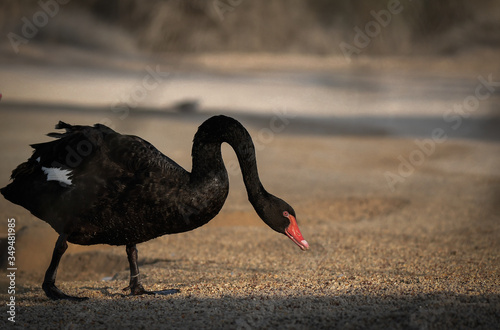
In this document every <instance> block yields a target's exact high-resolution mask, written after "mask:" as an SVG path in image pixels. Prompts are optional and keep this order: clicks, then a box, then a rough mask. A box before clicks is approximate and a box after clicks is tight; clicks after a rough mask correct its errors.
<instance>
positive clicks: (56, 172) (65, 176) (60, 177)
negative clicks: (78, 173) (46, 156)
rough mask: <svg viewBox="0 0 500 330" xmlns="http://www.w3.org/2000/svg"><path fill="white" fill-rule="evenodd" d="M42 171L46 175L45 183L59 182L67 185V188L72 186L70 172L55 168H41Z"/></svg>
mask: <svg viewBox="0 0 500 330" xmlns="http://www.w3.org/2000/svg"><path fill="white" fill-rule="evenodd" d="M42 171H43V172H44V173H45V174H47V181H59V182H61V183H64V184H67V185H68V186H69V185H71V184H72V182H71V179H70V178H69V177H70V175H71V171H70V170H65V169H62V168H57V167H43V166H42Z"/></svg>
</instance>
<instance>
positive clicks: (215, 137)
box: [191, 116, 267, 207]
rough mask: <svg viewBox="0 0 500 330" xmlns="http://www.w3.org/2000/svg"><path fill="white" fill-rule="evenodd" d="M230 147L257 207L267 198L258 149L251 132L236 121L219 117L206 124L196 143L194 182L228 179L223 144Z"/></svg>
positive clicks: (194, 147) (194, 150)
mask: <svg viewBox="0 0 500 330" xmlns="http://www.w3.org/2000/svg"><path fill="white" fill-rule="evenodd" d="M224 142H226V143H228V144H229V145H230V146H231V147H232V148H233V149H234V151H235V153H236V156H237V157H238V161H239V163H240V167H241V172H242V175H243V181H244V183H245V187H246V189H247V193H248V199H249V200H250V202H251V203H252V205H254V207H255V205H256V204H255V203H256V202H257V201H258V200H260V199H262V198H263V197H264V196H265V195H266V194H267V192H266V190H265V189H264V187H263V186H262V183H261V182H260V179H259V173H258V170H257V162H256V158H255V147H254V144H253V142H252V138H251V137H250V134H249V133H248V131H247V130H246V129H245V128H244V127H243V126H242V125H241V124H240V123H239V122H238V121H236V120H234V119H232V118H229V117H225V116H217V117H212V118H210V119H209V120H207V121H206V122H205V123H203V124H202V125H201V126H200V127H199V129H198V132H197V133H196V135H195V137H194V141H193V151H192V157H193V167H192V172H191V180H192V181H193V180H195V181H203V180H204V179H206V178H210V177H221V176H222V177H223V178H226V179H227V171H226V168H225V166H224V162H223V160H222V154H221V144H222V143H224Z"/></svg>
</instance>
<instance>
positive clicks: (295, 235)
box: [285, 214, 309, 250]
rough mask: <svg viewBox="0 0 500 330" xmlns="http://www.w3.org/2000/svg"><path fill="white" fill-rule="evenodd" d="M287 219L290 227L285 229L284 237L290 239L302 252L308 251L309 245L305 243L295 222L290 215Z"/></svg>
mask: <svg viewBox="0 0 500 330" xmlns="http://www.w3.org/2000/svg"><path fill="white" fill-rule="evenodd" d="M288 219H289V220H290V225H289V226H288V228H287V229H285V234H286V236H288V237H290V239H291V240H292V241H293V242H294V243H295V244H297V245H298V246H299V247H300V248H301V249H302V250H307V249H309V243H307V242H306V240H305V239H304V237H302V234H301V232H300V230H299V226H298V225H297V220H295V217H294V216H293V215H291V214H289V215H288Z"/></svg>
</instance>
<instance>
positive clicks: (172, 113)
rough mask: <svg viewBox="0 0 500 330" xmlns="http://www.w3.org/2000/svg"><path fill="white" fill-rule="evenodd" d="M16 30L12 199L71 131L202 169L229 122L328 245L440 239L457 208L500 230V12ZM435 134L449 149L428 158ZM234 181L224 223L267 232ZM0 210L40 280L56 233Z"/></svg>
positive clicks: (67, 14)
mask: <svg viewBox="0 0 500 330" xmlns="http://www.w3.org/2000/svg"><path fill="white" fill-rule="evenodd" d="M0 32H1V33H0V36H1V38H0V92H1V93H2V94H3V98H2V100H1V101H0V116H1V117H0V118H1V120H0V147H1V150H2V161H1V162H0V186H4V185H6V184H7V183H8V182H9V175H10V172H11V171H12V169H13V168H14V167H15V166H16V165H18V164H19V163H21V162H23V161H24V160H26V159H27V158H28V157H29V155H30V154H31V149H30V147H29V144H31V143H36V142H41V141H48V140H49V138H47V137H45V136H44V134H46V133H48V132H51V131H52V130H53V126H54V125H55V124H56V123H57V122H58V121H59V120H63V121H67V122H69V123H74V124H94V123H96V122H101V123H103V124H106V125H108V126H110V127H112V128H114V129H116V130H118V131H120V132H122V133H127V134H134V135H139V136H141V137H143V138H145V139H147V140H149V141H150V142H152V143H153V144H154V145H155V146H157V147H158V148H159V149H160V150H162V151H163V152H165V153H166V154H167V155H168V156H170V157H171V158H173V159H174V160H175V161H177V162H178V163H179V164H181V165H182V166H184V167H185V168H187V169H188V170H189V169H190V168H191V163H190V148H191V141H192V137H193V135H194V133H195V131H196V128H197V127H198V125H199V124H201V122H202V121H203V120H205V119H206V118H208V117H209V116H210V115H212V114H217V113H223V114H226V115H231V116H234V117H236V118H237V119H238V120H240V121H241V122H242V123H243V124H244V125H245V126H246V127H248V129H249V130H250V132H251V134H252V136H253V137H254V140H255V141H256V144H257V145H258V146H259V147H258V157H259V166H260V167H261V168H262V170H261V171H262V175H263V181H264V182H265V183H266V184H267V185H269V186H270V187H272V191H274V192H276V194H278V195H280V196H287V197H286V198H287V200H289V201H291V203H292V204H294V203H293V202H294V201H295V203H296V204H294V205H299V206H298V207H296V209H297V210H298V211H299V213H300V214H302V215H303V217H302V221H303V223H304V224H305V226H306V228H308V227H307V225H311V227H310V228H311V229H309V233H311V234H312V233H313V232H314V230H313V226H312V225H313V224H318V221H320V223H322V224H326V223H329V222H328V221H333V220H332V219H336V220H335V221H344V220H345V219H348V220H349V219H351V220H356V221H357V220H360V219H370V218H373V217H377V216H381V217H383V219H387V218H384V217H386V216H387V214H389V213H390V214H391V216H392V215H393V216H394V217H395V218H394V219H402V218H404V217H402V216H401V214H399V213H397V212H399V211H400V210H401V209H406V210H413V211H408V213H407V214H406V215H409V216H412V215H415V216H416V214H421V218H419V219H421V220H422V221H429V222H428V223H427V222H426V223H425V224H424V225H422V226H424V227H425V226H430V227H432V226H434V225H436V226H438V224H439V223H440V222H439V221H440V220H441V219H444V218H446V219H447V214H449V213H447V212H448V211H449V212H451V214H453V215H454V216H456V217H458V218H460V216H463V219H462V220H463V224H464V228H466V227H467V228H468V227H470V226H469V225H470V224H469V221H476V219H479V218H482V219H492V218H493V217H497V216H498V205H499V196H500V193H499V191H500V189H499V186H500V181H499V179H498V178H499V176H500V173H499V158H498V156H499V155H498V154H499V152H498V151H499V150H498V141H499V139H500V129H499V123H500V121H499V115H500V61H499V59H500V2H499V1H497V0H476V1H465V0H454V1H452V0H442V1H432V0H422V1H410V0H400V1H396V0H380V1H379V0H377V1H373V0H370V1H368V0H363V1H362V0H358V1H334V0H309V1H305V0H286V1H285V0H270V1H269V0H207V1H205V0H163V1H161V0H141V1H139V0H121V1H118V0H110V1H99V0H81V1H68V0H41V1H26V0H18V1H15V0H3V1H1V3H0ZM478 91H479V92H478ZM478 93H479V94H478ZM276 118H277V119H276ZM436 129H438V130H440V132H441V131H442V132H444V136H445V137H446V143H443V144H441V142H443V141H439V142H436V141H434V142H433V147H431V146H430V145H429V144H426V146H427V147H426V148H427V149H425V150H427V151H429V150H432V151H431V152H427V151H425V150H423V149H422V148H420V147H419V144H416V143H415V141H414V140H415V139H420V140H423V139H427V140H426V141H429V139H431V140H432V139H433V136H434V135H433V132H435V131H436ZM420 145H422V144H420ZM415 150H417V151H418V150H420V151H419V152H420V153H422V152H425V154H424V159H421V160H418V161H415V162H414V163H411V165H413V166H412V167H413V170H411V173H409V174H408V171H410V170H408V167H404V166H403V167H401V166H402V165H401V164H403V163H404V162H410V161H411V159H410V156H411V155H412V154H413V155H416V153H415ZM291 155H292V156H291ZM225 159H226V164H228V168H229V172H230V174H231V176H238V175H240V174H239V172H238V171H239V170H238V169H237V163H236V161H235V157H234V154H230V153H229V154H227V152H225ZM415 159H416V158H415ZM234 169H236V170H234ZM402 169H403V170H404V171H403V170H402ZM389 172H390V173H392V174H393V176H390V175H389V176H387V173H389ZM290 178H294V180H290ZM231 180H232V181H231V193H230V196H229V201H228V203H227V204H226V206H225V208H224V209H223V214H222V215H224V212H226V213H225V214H226V215H227V219H228V221H233V218H234V216H231V214H233V215H234V214H235V213H234V212H240V213H237V214H238V217H239V218H244V219H246V218H248V219H249V220H248V221H249V222H250V223H252V224H254V225H257V224H259V223H260V222H259V220H258V219H257V218H256V216H255V214H254V213H253V210H252V209H251V206H250V205H249V204H248V202H247V201H246V193H245V191H244V187H243V184H242V181H241V179H240V178H239V177H236V178H234V179H231ZM394 180H396V181H394ZM233 187H234V188H233ZM450 191H451V192H452V193H450ZM456 192H460V193H458V195H459V197H458V198H457V199H453V196H452V194H454V193H456ZM437 196H439V198H441V199H440V200H439V202H436V200H435V199H433V200H430V199H429V198H431V197H433V198H438V197H437ZM346 205H347V206H346ZM405 205H410V206H405ZM429 205H434V206H433V207H434V208H430V209H427V207H428V206H429ZM443 205H444V206H443ZM0 206H1V211H0V217H1V221H2V223H4V222H5V225H1V226H0V233H6V230H7V226H6V219H8V218H9V217H13V216H14V217H18V218H19V219H20V222H19V223H20V224H19V226H20V227H19V229H21V228H24V229H23V230H24V232H23V233H24V234H19V242H21V243H19V244H20V246H25V247H26V252H25V255H24V257H23V258H20V260H28V261H29V262H28V261H25V264H24V266H23V267H25V268H24V269H25V270H32V271H33V272H30V273H29V274H31V275H29V276H32V278H33V279H34V281H35V282H38V280H39V277H40V274H42V273H43V271H44V270H45V267H46V265H47V264H48V260H49V258H50V253H51V252H50V251H51V249H52V246H53V242H54V241H55V233H53V231H52V230H51V229H50V228H49V227H48V226H47V225H45V224H43V223H42V222H41V221H39V220H36V219H35V218H34V217H32V216H31V215H30V214H29V213H28V212H26V211H24V210H22V209H21V208H20V207H17V206H14V205H12V204H10V203H8V202H7V201H5V200H4V199H3V198H2V199H0ZM461 208H465V209H466V210H465V211H464V210H462V209H461ZM443 210H444V211H443ZM391 212H396V213H391ZM495 214H496V216H494V215H495ZM243 215H244V216H243ZM419 216H420V215H419ZM342 219H344V220H342ZM455 220H456V219H455ZM214 221H215V220H214ZM321 221H322V222H321ZM345 221H347V220H345ZM394 221H395V223H398V222H397V221H396V220H394ZM398 221H399V220H398ZM419 221H420V220H419ZM230 223H233V222H230ZM415 223H416V224H422V223H424V222H418V221H417V222H415ZM42 226H45V227H43V228H42ZM450 226H452V225H450ZM35 227H36V229H31V228H35ZM430 227H429V228H430ZM377 228H380V227H377ZM432 228H434V227H432ZM447 228H448V227H447ZM494 228H496V229H495V230H498V227H494ZM42 229H43V230H45V233H46V235H49V236H50V235H52V236H50V239H48V238H46V237H49V236H43V235H40V234H39V233H40V230H42ZM401 230H406V229H401ZM430 230H431V229H430ZM495 230H490V232H491V233H494V232H495ZM30 231H31V232H30ZM431 231H432V230H431ZM307 232H308V230H307V229H306V230H305V234H304V236H307V235H306V234H307ZM440 233H442V231H436V235H438V236H439V235H440ZM317 234H318V235H316V237H320V236H321V235H320V234H321V233H317ZM426 235H427V234H426ZM312 236H313V237H314V235H312ZM23 237H24V238H23ZM42 238H43V239H42ZM306 238H307V237H306ZM3 241H5V240H3ZM22 242H24V243H22ZM28 242H31V243H28ZM35 242H36V243H35ZM313 243H314V238H313ZM315 243H316V244H321V243H320V242H319V241H316V242H315ZM23 244H24V245H23ZM29 244H38V245H37V246H38V249H37V251H39V254H40V255H36V256H33V250H32V249H28V247H29V246H30V245H29ZM41 246H43V249H45V250H43V249H42V248H41ZM326 246H327V245H325V251H328V248H327V247H326ZM333 249H334V248H333V247H332V250H333ZM2 251H6V250H4V249H3V248H2ZM121 252H123V251H121V250H120V258H121V259H119V260H121V261H120V262H122V261H123V260H122V256H121ZM19 253H23V252H19ZM117 260H118V259H117ZM63 264H64V263H63ZM75 264H76V263H75ZM120 265H121V266H120V267H126V265H125V264H123V263H121V264H120ZM63 267H64V266H63ZM35 270H36V271H37V272H38V273H36V272H35ZM80 271H81V269H80ZM113 271H115V270H114V269H113V270H111V269H108V270H103V272H107V273H106V274H101V273H99V274H97V275H95V276H96V278H99V277H100V276H104V275H106V276H108V275H109V274H112V272H113ZM37 274H38V275H37ZM64 274H66V275H64ZM72 274H73V275H72ZM79 274H80V273H79V272H78V269H77V271H75V272H73V273H71V272H70V269H69V267H68V268H67V269H66V270H65V271H62V272H61V276H63V277H62V278H63V279H64V276H67V277H66V278H67V279H70V278H77V277H78V276H80V275H79ZM26 276H27V277H28V275H26ZM37 276H38V277H37ZM72 276H73V277H72ZM27 277H26V278H27Z"/></svg>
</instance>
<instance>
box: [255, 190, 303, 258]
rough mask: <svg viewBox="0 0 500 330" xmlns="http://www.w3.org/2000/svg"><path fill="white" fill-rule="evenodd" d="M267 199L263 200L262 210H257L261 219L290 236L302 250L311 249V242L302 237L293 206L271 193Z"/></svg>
mask: <svg viewBox="0 0 500 330" xmlns="http://www.w3.org/2000/svg"><path fill="white" fill-rule="evenodd" d="M265 200H266V202H263V203H262V205H261V208H260V210H258V211H257V213H258V214H259V216H260V217H261V219H262V220H263V221H264V222H265V223H266V224H267V225H268V226H269V227H271V228H272V229H274V230H275V231H277V232H279V233H282V234H285V235H286V236H288V237H289V238H290V239H291V240H292V241H293V242H294V243H295V244H297V245H298V246H299V247H300V248H301V249H302V250H307V249H309V244H308V243H307V241H306V240H305V239H304V237H302V233H301V232H300V230H299V226H298V225H297V219H296V217H295V211H294V210H293V208H292V207H291V206H290V205H288V203H286V202H285V201H283V200H281V199H279V198H278V197H275V196H273V195H270V194H269V195H268V197H267V198H266V199H265ZM256 210H257V208H256Z"/></svg>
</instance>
